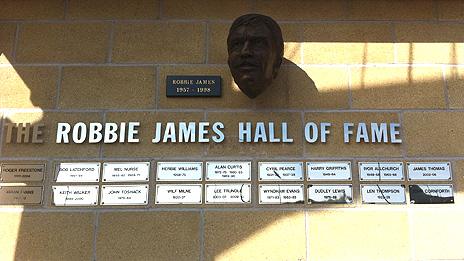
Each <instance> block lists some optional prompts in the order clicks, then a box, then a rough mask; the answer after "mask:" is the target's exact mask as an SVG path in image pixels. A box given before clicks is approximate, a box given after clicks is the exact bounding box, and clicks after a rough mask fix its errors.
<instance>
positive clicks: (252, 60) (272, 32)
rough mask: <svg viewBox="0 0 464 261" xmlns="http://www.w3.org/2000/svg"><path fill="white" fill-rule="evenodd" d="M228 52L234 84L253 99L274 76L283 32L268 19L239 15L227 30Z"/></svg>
mask: <svg viewBox="0 0 464 261" xmlns="http://www.w3.org/2000/svg"><path fill="white" fill-rule="evenodd" d="M227 51H228V54H229V58H228V60H227V63H228V64H229V68H230V72H231V73H232V77H233V78H234V81H235V83H236V84H237V85H238V87H239V88H240V90H242V92H243V93H245V94H246V95H247V96H248V97H250V98H252V99H253V98H255V97H256V96H258V95H259V94H261V93H262V92H263V91H264V90H266V88H267V87H268V86H269V85H270V84H271V82H272V80H273V79H275V78H276V77H277V73H278V71H279V68H280V65H281V64H282V59H283V52H284V42H283V38H282V31H281V29H280V27H279V25H278V24H277V23H276V21H274V20H273V19H272V18H270V17H269V16H265V15H261V14H246V15H243V16H240V17H238V18H237V19H235V21H234V22H233V23H232V26H231V27H230V30H229V35H228V37H227Z"/></svg>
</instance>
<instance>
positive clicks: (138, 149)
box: [103, 112, 212, 157]
mask: <svg viewBox="0 0 464 261" xmlns="http://www.w3.org/2000/svg"><path fill="white" fill-rule="evenodd" d="M129 121H139V122H140V127H139V128H138V130H139V135H138V137H139V139H140V142H139V143H133V144H119V143H117V144H105V145H104V146H103V153H104V156H105V157H175V156H177V157H183V156H188V155H190V156H198V157H201V156H202V155H203V147H204V146H205V145H203V144H201V143H198V142H197V143H185V142H184V143H179V142H177V143H173V142H167V143H163V142H160V143H152V139H153V137H154V133H155V123H156V122H162V123H163V128H162V132H161V134H163V133H164V130H165V123H166V122H175V123H178V122H180V121H183V122H200V121H204V120H203V113H193V112H192V113H190V112H126V113H116V112H115V113H108V114H107V117H106V122H116V123H120V122H129ZM177 137H178V135H177ZM211 142H212V141H211Z"/></svg>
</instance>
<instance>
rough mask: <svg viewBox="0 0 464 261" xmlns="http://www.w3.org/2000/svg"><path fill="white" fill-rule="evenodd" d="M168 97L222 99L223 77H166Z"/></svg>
mask: <svg viewBox="0 0 464 261" xmlns="http://www.w3.org/2000/svg"><path fill="white" fill-rule="evenodd" d="M166 96H167V97H182V96H184V97H185V96H187V97H192V96H193V97H195V96H196V97H205V96H209V97H220V96H221V76H210V75H205V76H192V75H169V76H167V77H166Z"/></svg>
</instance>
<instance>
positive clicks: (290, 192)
mask: <svg viewBox="0 0 464 261" xmlns="http://www.w3.org/2000/svg"><path fill="white" fill-rule="evenodd" d="M406 164H407V170H408V179H409V180H418V181H423V180H425V181H427V180H430V181H435V180H437V181H449V180H451V179H452V174H451V167H450V163H449V162H408V163H406ZM102 166H103V168H102ZM303 166H304V164H303V162H259V163H258V173H259V174H258V177H259V181H303V180H304V177H303V173H304V171H303ZM358 169H359V179H360V180H361V181H402V180H404V175H403V163H402V162H359V163H358ZM101 170H103V171H101ZM44 172H45V164H10V163H4V164H2V168H1V173H0V174H1V175H0V177H1V178H0V180H1V182H2V183H8V182H13V183H14V182H26V183H27V182H40V181H43V177H44ZM100 172H102V173H101V174H100ZM149 173H150V162H106V163H103V164H101V163H100V162H70V163H58V164H57V165H56V168H55V179H54V180H55V183H56V184H55V186H53V202H54V204H55V205H57V206H72V205H75V206H76V205H86V206H88V205H99V204H100V205H146V204H147V202H148V194H149V193H148V190H149V189H148V184H131V185H128V184H117V183H120V182H125V183H129V182H131V183H139V182H144V183H146V182H148V181H149V176H150V175H149ZM306 176H307V180H309V181H350V180H352V172H351V163H350V162H306ZM202 179H203V162H158V163H157V168H156V181H157V182H158V183H163V182H164V181H169V182H172V181H176V182H188V181H190V182H192V181H197V182H198V181H201V180H202ZM205 179H206V180H207V181H226V182H227V181H235V182H239V181H245V182H246V181H251V162H247V161H245V162H238V161H237V162H234V161H228V162H206V175H205ZM97 182H103V183H104V184H103V185H99V184H95V185H76V184H64V183H97ZM106 182H107V183H106ZM105 183H106V184H105ZM113 183H116V184H117V185H115V184H113ZM100 188H101V189H100ZM42 190H43V189H42V187H41V186H23V187H21V186H16V187H15V186H1V185H0V204H9V202H10V203H11V202H15V200H16V201H17V202H26V203H30V204H37V201H39V199H40V202H39V203H38V204H40V203H41V198H42ZM100 190H101V191H100ZM303 190H304V185H302V184H301V185H299V184H260V185H259V203H260V204H284V203H301V202H304V195H303ZM409 191H410V196H411V203H452V202H453V201H454V197H453V188H452V185H450V184H434V185H423V184H417V185H410V186H409ZM205 193H206V194H205V203H207V204H221V203H224V204H227V203H232V204H242V203H243V204H246V203H251V197H250V195H251V184H248V183H240V184H227V183H225V184H206V185H205ZM98 195H100V201H98V198H99V196H98ZM307 195H308V202H309V203H320V202H321V203H351V202H352V199H353V192H352V185H351V184H337V185H335V184H328V185H322V184H312V185H309V186H308V191H307ZM361 195H362V199H363V203H405V202H406V197H405V187H404V185H399V184H362V185H361ZM30 197H33V198H34V199H33V200H32V199H30ZM155 203H156V204H201V203H202V184H156V197H155Z"/></svg>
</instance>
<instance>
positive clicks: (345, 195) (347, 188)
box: [308, 185, 353, 204]
mask: <svg viewBox="0 0 464 261" xmlns="http://www.w3.org/2000/svg"><path fill="white" fill-rule="evenodd" d="M352 202H353V187H352V186H351V185H309V187H308V203H309V204H313V203H324V204H332V203H345V204H350V203H352Z"/></svg>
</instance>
